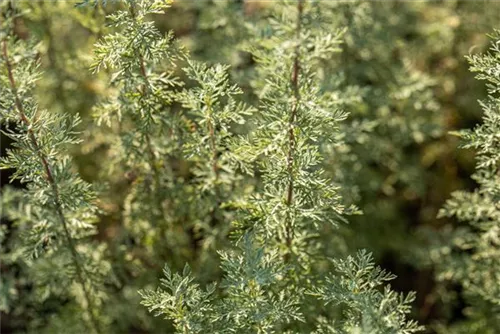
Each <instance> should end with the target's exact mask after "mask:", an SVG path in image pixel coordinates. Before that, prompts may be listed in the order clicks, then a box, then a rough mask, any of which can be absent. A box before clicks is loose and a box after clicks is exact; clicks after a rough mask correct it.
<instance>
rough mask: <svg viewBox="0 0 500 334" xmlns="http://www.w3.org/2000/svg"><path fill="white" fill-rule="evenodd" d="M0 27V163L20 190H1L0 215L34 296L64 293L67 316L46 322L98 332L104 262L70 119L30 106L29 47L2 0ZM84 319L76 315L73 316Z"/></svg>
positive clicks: (34, 71)
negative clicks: (4, 147)
mask: <svg viewBox="0 0 500 334" xmlns="http://www.w3.org/2000/svg"><path fill="white" fill-rule="evenodd" d="M1 6H2V8H1V9H2V14H3V15H4V20H3V22H2V31H1V36H0V38H1V42H0V43H1V78H0V80H1V86H0V94H1V96H2V102H1V109H0V112H1V116H2V118H1V120H2V123H3V124H4V125H5V126H6V131H5V135H7V136H8V137H10V138H11V139H12V140H13V141H14V144H13V145H14V148H13V149H11V150H9V151H8V153H7V155H6V156H5V157H2V159H1V165H0V166H1V168H14V169H15V173H14V174H13V179H18V180H20V181H21V182H22V183H24V184H25V185H26V188H25V189H24V190H23V191H21V192H18V193H16V194H10V193H8V192H7V193H4V194H3V195H2V205H3V206H4V207H5V210H4V212H3V214H5V215H6V216H7V217H8V218H9V219H11V220H13V221H14V222H15V224H16V228H17V229H16V233H18V240H19V242H20V243H19V244H14V245H11V247H17V248H18V249H21V250H22V253H24V254H23V255H24V256H21V255H15V256H14V257H15V258H18V260H19V261H21V262H22V264H23V267H24V269H25V271H26V273H27V274H28V275H29V277H31V280H30V283H31V284H32V285H33V288H34V290H35V292H36V295H37V299H38V302H40V303H43V302H46V301H47V300H49V299H50V298H57V299H60V300H61V299H67V300H69V301H70V305H68V306H67V309H68V310H73V313H74V314H73V315H72V316H71V312H70V314H67V316H66V317H64V318H63V320H62V321H65V323H61V322H59V323H57V322H58V320H56V321H55V322H56V323H55V324H54V326H55V327H56V328H57V326H61V327H60V328H67V329H68V330H74V331H76V332H83V331H89V330H90V331H91V332H95V333H101V332H102V324H101V321H100V320H99V319H98V308H99V307H100V305H101V303H102V299H103V297H104V288H103V284H104V282H105V278H106V276H107V275H109V264H108V263H107V262H105V261H104V260H103V259H102V256H103V252H104V247H103V245H97V244H95V243H94V242H92V241H91V240H89V238H90V237H91V236H92V235H94V234H95V233H96V228H95V225H94V222H95V221H96V214H97V208H96V205H95V194H94V191H93V190H92V188H91V186H90V185H89V184H87V183H86V182H84V181H83V180H82V179H80V178H79V176H78V175H77V174H76V173H75V172H74V169H73V168H72V164H71V159H70V158H69V156H68V155H67V153H66V152H67V151H66V147H67V146H68V145H72V144H77V143H79V140H78V138H77V136H76V135H77V130H76V126H77V125H78V123H79V122H80V119H79V118H78V117H70V116H68V115H64V114H55V113H50V112H48V111H46V110H41V109H39V108H38V104H37V101H36V100H35V99H34V97H33V89H34V86H35V82H36V81H37V80H38V78H39V76H40V73H39V70H38V61H37V48H36V45H35V44H34V43H31V42H25V41H23V40H21V39H19V38H18V37H17V36H15V35H14V34H13V33H12V29H13V20H14V19H15V17H16V16H17V13H16V11H15V9H14V8H13V7H10V6H9V3H8V2H3V3H2V4H1ZM82 317H83V318H84V319H85V320H84V321H81V318H82Z"/></svg>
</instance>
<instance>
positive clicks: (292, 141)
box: [285, 0, 304, 261]
mask: <svg viewBox="0 0 500 334" xmlns="http://www.w3.org/2000/svg"><path fill="white" fill-rule="evenodd" d="M303 10H304V0H298V3H297V26H296V29H295V34H296V43H297V45H296V46H295V56H294V60H293V69H292V78H291V86H292V89H293V102H292V107H291V110H290V118H289V121H288V142H289V150H288V155H287V159H286V163H287V170H288V177H289V181H288V189H287V195H286V205H287V206H288V207H289V209H290V207H291V206H292V204H293V194H294V181H295V178H294V172H293V162H294V153H295V146H296V144H297V143H296V138H295V122H296V119H297V111H298V108H299V103H300V90H299V72H300V32H301V28H302V24H301V22H302V13H303ZM292 239H293V227H292V222H291V219H290V217H288V219H287V221H286V226H285V242H286V246H287V248H288V254H287V256H286V257H285V261H288V260H289V254H291V252H292Z"/></svg>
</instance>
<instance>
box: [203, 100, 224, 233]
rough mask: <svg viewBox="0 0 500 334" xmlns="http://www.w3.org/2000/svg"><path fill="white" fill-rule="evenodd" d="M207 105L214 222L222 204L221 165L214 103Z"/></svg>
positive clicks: (209, 102)
mask: <svg viewBox="0 0 500 334" xmlns="http://www.w3.org/2000/svg"><path fill="white" fill-rule="evenodd" d="M206 106H207V112H208V115H207V116H208V117H207V131H208V138H209V141H210V149H211V151H212V157H211V166H212V173H213V174H214V178H215V184H214V191H215V197H216V199H215V206H214V208H213V210H212V212H211V216H212V222H213V223H214V222H215V220H216V213H217V210H218V208H219V205H220V200H221V199H220V194H219V187H218V185H217V182H218V180H219V166H218V157H217V156H218V152H217V136H216V133H215V127H214V124H213V118H212V113H213V110H212V104H211V101H207V103H206Z"/></svg>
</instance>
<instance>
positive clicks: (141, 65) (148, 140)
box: [129, 1, 165, 218]
mask: <svg viewBox="0 0 500 334" xmlns="http://www.w3.org/2000/svg"><path fill="white" fill-rule="evenodd" d="M129 12H130V15H131V16H132V17H133V18H134V19H135V18H136V15H137V14H136V11H135V7H134V3H133V1H130V4H129ZM138 57H139V69H140V72H141V76H142V78H143V79H144V85H143V86H142V92H141V93H142V94H143V95H146V94H147V93H149V91H150V90H149V87H150V82H149V77H148V74H147V72H146V66H145V64H144V55H142V54H140V53H139V55H138ZM143 135H144V138H145V139H146V150H147V153H148V156H149V161H148V164H149V167H150V168H151V170H152V171H153V175H154V179H155V190H156V205H157V206H158V210H159V215H160V217H163V218H165V215H164V210H163V204H162V200H161V196H160V189H161V185H160V183H161V181H160V180H161V175H160V170H159V169H158V166H157V163H156V156H155V154H154V150H153V145H152V144H151V136H150V135H149V134H148V133H145V134H143Z"/></svg>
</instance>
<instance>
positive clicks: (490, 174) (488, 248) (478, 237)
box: [435, 31, 500, 333]
mask: <svg viewBox="0 0 500 334" xmlns="http://www.w3.org/2000/svg"><path fill="white" fill-rule="evenodd" d="M491 38H492V40H493V41H492V46H491V48H490V50H489V52H487V53H484V54H474V55H470V56H468V57H467V60H468V62H469V64H470V70H471V72H475V73H477V75H476V78H477V79H479V80H485V81H486V82H487V84H486V86H487V89H488V97H487V98H486V99H485V100H482V101H481V102H480V104H481V107H482V109H483V111H484V116H483V123H482V124H481V125H478V126H476V127H475V128H474V129H473V130H462V131H460V132H457V133H456V134H457V135H459V136H460V137H461V138H462V140H463V141H464V145H463V147H464V148H472V149H474V150H475V151H476V152H477V155H476V171H475V173H474V174H473V176H472V177H473V178H474V180H475V181H476V182H477V184H478V188H476V189H475V190H474V191H471V192H467V191H456V192H454V193H453V194H452V197H451V198H450V199H449V200H448V201H447V202H446V204H445V206H444V207H443V209H442V210H441V211H440V212H439V215H440V216H442V217H454V218H455V219H457V220H458V221H459V222H461V223H465V224H464V225H460V227H459V228H458V229H457V230H455V231H454V232H453V233H452V234H451V235H449V238H450V240H448V243H447V244H446V245H444V246H443V247H442V248H441V249H439V252H440V253H441V258H440V259H439V260H440V261H439V262H437V263H435V266H436V268H437V270H438V278H439V279H441V280H446V281H453V282H457V283H459V284H460V285H461V286H462V288H463V290H464V292H463V294H464V298H466V300H467V301H468V302H469V303H470V307H469V308H468V309H467V310H466V312H467V315H468V319H467V320H466V321H463V322H461V323H460V324H458V325H457V326H454V327H452V330H453V331H455V332H460V333H495V332H497V331H499V330H500V318H499V316H498V312H499V310H500V290H499V288H498V282H499V281H500V262H499V260H498V258H499V255H500V254H499V252H498V245H499V243H500V240H499V228H500V227H499V222H500V207H499V199H500V197H499V195H500V188H499V185H500V179H499V176H498V166H499V165H498V163H499V161H500V147H499V145H498V143H499V140H500V112H499V110H500V98H499V96H498V93H499V92H500V79H499V78H500V32H499V31H495V33H494V34H493V35H492V36H491Z"/></svg>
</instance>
